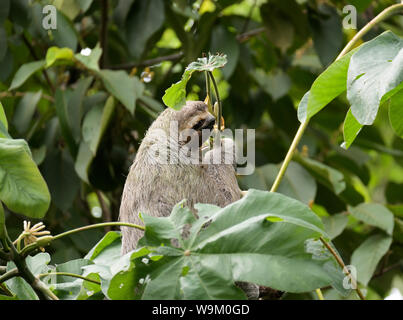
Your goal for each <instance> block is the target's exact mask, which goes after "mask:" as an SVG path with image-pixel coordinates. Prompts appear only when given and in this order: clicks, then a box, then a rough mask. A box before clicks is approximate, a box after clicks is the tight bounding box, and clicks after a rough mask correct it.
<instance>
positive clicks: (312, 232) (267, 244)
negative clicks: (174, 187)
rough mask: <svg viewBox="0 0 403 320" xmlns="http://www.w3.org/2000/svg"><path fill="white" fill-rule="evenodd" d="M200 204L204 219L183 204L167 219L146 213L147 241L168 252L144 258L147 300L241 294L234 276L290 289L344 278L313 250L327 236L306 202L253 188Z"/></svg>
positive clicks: (302, 289)
mask: <svg viewBox="0 0 403 320" xmlns="http://www.w3.org/2000/svg"><path fill="white" fill-rule="evenodd" d="M205 206H206V207H205ZM213 208H214V209H213ZM197 209H198V212H199V213H198V215H199V216H200V217H202V219H201V220H195V218H194V216H193V214H192V212H191V211H190V210H189V209H188V208H186V207H183V206H182V204H178V205H177V206H175V208H174V210H173V212H172V214H171V215H170V216H169V217H164V218H155V217H151V216H148V215H146V214H143V215H142V216H143V218H144V223H145V226H146V232H145V237H144V238H143V239H142V242H143V243H147V244H149V245H150V244H157V243H160V244H161V246H160V247H156V248H155V250H156V251H155V254H160V255H163V257H162V258H160V259H159V260H158V261H156V262H151V263H150V262H149V263H143V262H140V261H139V262H138V266H137V267H138V268H145V269H146V270H148V274H149V279H150V281H148V282H146V283H145V284H144V286H142V290H143V293H142V296H141V297H142V299H181V298H182V299H183V298H184V299H196V298H197V299H240V298H242V296H243V295H242V293H241V292H240V291H239V288H237V287H236V286H234V281H246V282H252V283H257V284H259V285H264V286H269V287H271V288H274V289H277V290H284V291H288V292H306V291H310V290H313V289H315V288H318V287H322V286H323V285H329V284H333V283H336V282H337V283H339V284H341V283H342V278H343V274H342V272H341V270H339V269H337V267H336V266H337V265H336V262H335V261H334V260H333V257H332V256H331V255H322V256H320V259H319V258H317V254H316V255H313V254H312V252H310V251H309V250H308V248H307V246H306V242H307V241H308V240H309V239H317V238H318V237H319V236H321V235H323V236H324V237H326V238H327V235H326V234H325V232H324V231H323V225H322V223H321V221H320V219H319V218H318V217H317V216H316V215H315V214H314V213H313V212H312V211H310V209H309V208H308V207H307V206H305V205H303V204H302V203H300V202H298V201H296V200H293V199H291V198H288V197H286V196H283V195H281V194H278V193H269V192H263V191H257V190H253V189H251V190H249V191H248V193H247V195H246V196H245V197H244V198H242V199H241V200H239V201H236V202H234V203H232V204H230V205H228V206H227V207H225V208H218V207H215V206H212V205H203V204H198V205H197ZM211 211H212V212H211ZM207 212H211V213H210V214H207V215H206V213H207ZM158 220H159V222H160V223H158ZM206 222H208V223H207V224H206ZM189 224H192V226H191V227H190V228H189ZM185 230H186V232H185V233H184V231H185ZM189 230H190V231H189ZM172 239H176V240H177V241H173V240H172ZM175 242H176V243H177V244H176V245H172V243H175ZM307 250H308V251H307ZM322 250H324V248H322ZM331 265H333V269H332V268H331ZM330 270H332V271H331V272H330ZM336 279H337V280H336ZM340 286H341V285H340Z"/></svg>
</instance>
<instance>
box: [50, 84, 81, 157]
mask: <svg viewBox="0 0 403 320" xmlns="http://www.w3.org/2000/svg"><path fill="white" fill-rule="evenodd" d="M55 100H56V101H55V108H56V114H57V117H58V119H59V123H60V129H61V131H62V134H63V138H64V139H65V141H66V143H67V146H68V147H69V150H70V153H71V155H72V156H73V158H74V157H75V156H76V154H77V144H76V142H75V140H74V137H73V133H72V129H71V125H70V123H69V116H68V110H67V103H68V102H67V98H66V92H65V91H62V90H61V89H57V90H56V94H55Z"/></svg>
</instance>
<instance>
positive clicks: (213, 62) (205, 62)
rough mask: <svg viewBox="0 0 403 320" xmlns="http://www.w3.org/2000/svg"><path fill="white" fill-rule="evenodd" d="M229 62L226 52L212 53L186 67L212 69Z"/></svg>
mask: <svg viewBox="0 0 403 320" xmlns="http://www.w3.org/2000/svg"><path fill="white" fill-rule="evenodd" d="M226 63H227V56H226V55H225V54H216V55H210V54H209V56H208V58H207V57H203V58H197V61H194V62H192V63H191V64H189V65H188V66H187V68H186V70H189V71H210V72H213V71H214V70H215V69H218V68H223V67H224V66H225V64H226Z"/></svg>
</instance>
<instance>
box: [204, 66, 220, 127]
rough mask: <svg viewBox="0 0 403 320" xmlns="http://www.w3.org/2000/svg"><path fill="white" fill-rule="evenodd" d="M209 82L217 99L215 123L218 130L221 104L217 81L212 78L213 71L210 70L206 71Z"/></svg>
mask: <svg viewBox="0 0 403 320" xmlns="http://www.w3.org/2000/svg"><path fill="white" fill-rule="evenodd" d="M207 72H208V74H209V76H210V79H211V82H212V83H213V87H214V92H215V97H216V99H217V103H218V115H217V118H218V119H217V124H218V130H220V131H221V119H222V106H221V99H220V93H219V92H218V86H217V83H216V81H215V79H214V76H213V73H212V72H211V71H207Z"/></svg>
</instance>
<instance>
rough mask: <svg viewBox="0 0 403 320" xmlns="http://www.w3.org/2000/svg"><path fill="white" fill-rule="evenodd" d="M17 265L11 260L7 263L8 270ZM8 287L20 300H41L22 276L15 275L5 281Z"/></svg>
mask: <svg viewBox="0 0 403 320" xmlns="http://www.w3.org/2000/svg"><path fill="white" fill-rule="evenodd" d="M15 267H16V265H15V264H14V262H12V261H10V262H8V263H7V271H10V270H12V269H14V268H15ZM5 284H6V285H7V288H8V289H9V290H10V291H11V292H12V293H13V294H14V295H15V296H16V297H17V298H18V300H39V298H38V296H37V295H36V293H35V291H34V289H32V287H31V286H30V285H29V284H28V282H26V281H25V280H24V279H23V278H21V277H14V278H11V279H9V280H7V281H6V282H5Z"/></svg>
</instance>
